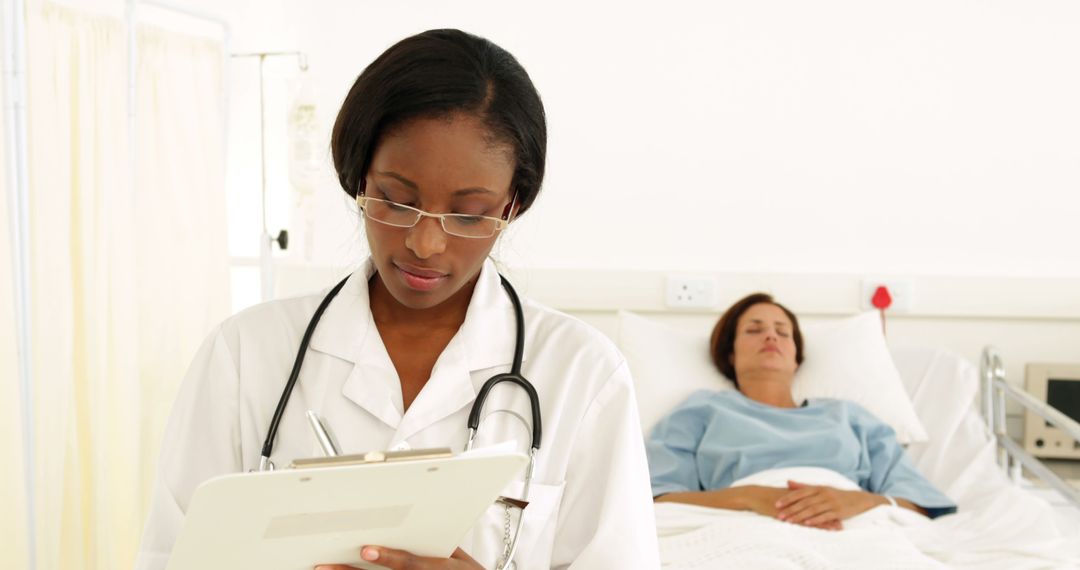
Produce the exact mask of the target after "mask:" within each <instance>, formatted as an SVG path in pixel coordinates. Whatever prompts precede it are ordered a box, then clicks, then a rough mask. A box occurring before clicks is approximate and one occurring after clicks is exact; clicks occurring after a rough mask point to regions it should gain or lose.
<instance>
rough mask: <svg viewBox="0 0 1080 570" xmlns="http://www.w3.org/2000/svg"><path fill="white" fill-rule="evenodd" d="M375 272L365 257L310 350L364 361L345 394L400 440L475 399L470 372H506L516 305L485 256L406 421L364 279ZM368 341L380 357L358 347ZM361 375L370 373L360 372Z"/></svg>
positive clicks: (317, 330) (327, 314)
mask: <svg viewBox="0 0 1080 570" xmlns="http://www.w3.org/2000/svg"><path fill="white" fill-rule="evenodd" d="M374 272H375V268H374V264H373V263H372V262H371V260H370V259H368V260H367V261H366V262H365V263H364V264H363V266H361V267H360V268H359V269H357V270H356V271H355V272H354V273H353V274H352V276H350V277H349V279H348V281H347V282H346V283H345V286H344V287H343V288H342V289H341V291H340V292H339V294H338V296H337V298H336V299H335V300H334V302H332V303H331V304H330V306H329V307H327V309H326V312H325V313H324V314H323V317H322V321H321V322H320V323H319V326H317V327H316V328H315V332H314V333H313V334H312V339H311V348H312V349H313V350H317V351H320V352H323V353H326V354H330V355H333V356H336V357H338V358H341V359H344V360H347V361H350V362H353V363H356V364H361V360H363V363H362V364H363V365H364V366H359V365H358V366H355V367H354V369H353V371H352V373H351V374H350V375H349V378H348V379H347V380H346V381H345V384H344V386H343V389H342V394H343V395H344V396H345V397H346V398H348V399H349V400H352V401H353V402H354V403H356V404H357V405H359V406H361V407H362V408H364V409H365V410H368V412H370V413H371V414H373V415H374V416H376V417H378V418H379V419H380V420H381V421H383V422H384V423H386V424H387V425H389V426H391V427H394V428H396V429H398V438H401V439H404V438H407V437H409V435H410V434H412V433H415V432H417V431H419V430H420V429H423V427H426V426H427V425H431V424H432V423H434V422H436V421H438V420H440V419H442V418H444V417H446V416H448V415H450V414H452V413H454V412H456V411H457V410H459V409H461V408H462V407H464V406H465V405H467V404H469V403H470V402H472V401H473V400H474V399H475V398H476V392H477V388H478V387H477V386H475V385H474V384H473V381H472V376H471V374H470V373H471V372H476V371H482V370H487V369H492V368H496V367H505V370H497V371H495V370H493V371H492V372H491V374H495V373H497V372H507V371H509V365H510V364H511V363H512V361H513V356H514V341H515V338H516V334H517V328H516V324H515V322H514V308H513V303H511V301H510V298H509V296H508V295H507V294H506V291H505V290H504V289H503V287H502V283H500V280H499V273H498V271H497V269H496V268H495V264H494V263H493V262H492V261H491V260H486V261H485V262H484V265H483V267H482V269H481V271H480V276H479V278H478V279H477V283H476V287H475V289H474V290H473V295H472V298H471V299H470V301H469V307H468V309H467V312H466V315H465V321H464V322H463V323H462V325H461V328H460V329H459V330H458V333H457V334H456V335H455V336H454V338H453V339H452V340H451V341H450V344H449V345H448V346H447V347H446V350H445V351H444V353H443V354H442V355H440V357H439V360H438V362H436V364H435V368H434V369H433V370H432V377H431V379H430V380H429V381H428V385H426V386H425V387H424V390H423V391H421V393H420V395H419V396H418V397H417V399H416V401H414V402H413V404H412V406H411V407H410V409H409V413H408V414H407V415H406V416H405V417H404V418H403V416H402V412H401V396H400V385H397V384H396V383H395V382H394V380H396V379H397V376H396V371H394V370H393V366H392V363H390V360H389V358H388V357H386V355H385V350H386V349H385V347H383V346H382V345H381V338H379V335H378V330H377V329H376V328H375V324H374V321H373V320H372V318H371V309H370V301H369V296H368V281H369V279H370V278H371V275H373V274H374ZM365 342H368V343H372V345H373V346H374V344H378V345H379V347H378V350H376V351H374V352H378V353H379V354H378V356H379V357H375V355H374V354H372V353H373V351H372V350H370V348H371V347H369V349H368V350H364V349H363V348H364V343H365ZM365 355H367V356H365ZM365 374H366V375H367V377H366V378H364V377H362V376H365ZM485 379H486V378H485ZM403 419H404V422H403ZM405 424H408V425H405Z"/></svg>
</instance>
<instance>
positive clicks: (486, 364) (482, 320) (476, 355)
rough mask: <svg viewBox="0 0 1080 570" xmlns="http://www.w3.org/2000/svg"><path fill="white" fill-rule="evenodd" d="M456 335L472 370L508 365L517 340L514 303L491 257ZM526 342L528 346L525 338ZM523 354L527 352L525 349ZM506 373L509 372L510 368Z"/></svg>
mask: <svg viewBox="0 0 1080 570" xmlns="http://www.w3.org/2000/svg"><path fill="white" fill-rule="evenodd" d="M525 324H526V325H528V323H525ZM458 335H459V336H461V338H462V340H463V341H464V342H465V353H466V357H467V358H468V366H469V370H471V371H477V370H486V369H488V368H495V367H498V366H507V367H509V365H510V364H511V363H512V362H513V361H514V341H515V340H516V339H517V323H515V322H514V304H513V303H512V302H510V297H509V295H507V293H506V290H505V289H503V286H502V283H501V282H500V280H499V271H498V270H497V269H496V268H495V263H494V262H492V261H491V260H490V259H488V260H486V261H485V262H484V267H483V269H481V270H480V277H479V279H477V282H476V288H475V289H474V290H473V295H472V300H471V301H470V302H469V309H468V313H466V315H465V322H463V323H462V324H461V329H460V330H459V331H458ZM525 344H526V348H528V338H526V339H525ZM525 353H526V354H528V350H526V351H525ZM505 372H509V368H507V369H506V370H505Z"/></svg>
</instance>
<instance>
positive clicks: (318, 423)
mask: <svg viewBox="0 0 1080 570" xmlns="http://www.w3.org/2000/svg"><path fill="white" fill-rule="evenodd" d="M307 419H308V424H310V425H311V430H312V431H314V432H315V439H317V440H319V446H320V447H322V450H323V454H324V455H326V456H327V457H337V456H338V455H341V451H339V450H338V446H337V445H335V444H334V440H333V439H330V433H329V432H327V431H326V426H325V425H323V423H322V419H320V418H319V415H318V414H316V413H315V412H313V411H311V410H308V411H307Z"/></svg>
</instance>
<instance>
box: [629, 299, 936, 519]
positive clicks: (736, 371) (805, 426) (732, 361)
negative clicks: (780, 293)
mask: <svg viewBox="0 0 1080 570" xmlns="http://www.w3.org/2000/svg"><path fill="white" fill-rule="evenodd" d="M710 347H711V350H712V358H713V361H714V362H715V363H716V366H717V367H718V368H719V369H720V371H721V372H723V373H724V375H725V376H727V377H728V378H730V379H732V380H733V381H734V382H735V387H736V388H737V390H724V391H717V392H710V391H704V390H703V391H699V392H696V393H694V394H693V395H691V396H690V397H689V398H688V399H687V400H686V401H685V402H683V403H682V404H680V405H679V406H678V407H677V408H676V409H675V410H674V411H673V412H671V414H669V415H668V416H667V417H665V418H664V419H663V420H661V421H660V423H658V424H657V426H656V428H655V429H653V432H652V434H650V436H649V439H648V442H647V450H648V456H649V470H650V471H651V473H652V490H653V496H654V497H655V500H656V501H657V502H677V503H688V504H692V505H702V506H707V507H715V508H720V509H731V510H744V511H754V512H757V513H759V514H762V515H766V516H769V517H775V518H777V519H779V520H782V521H787V522H791V523H795V524H800V525H805V526H810V527H816V528H822V529H829V530H840V529H841V528H843V523H842V521H844V520H845V519H848V518H851V517H853V516H855V515H858V514H860V513H862V512H864V511H867V510H869V509H871V508H873V507H876V506H878V505H885V504H890V498H891V499H892V500H895V502H896V504H897V506H899V507H903V508H906V509H910V510H912V511H915V512H918V513H921V514H923V515H926V516H928V517H931V518H934V517H939V516H941V515H945V514H950V513H954V512H956V505H955V504H954V503H953V502H952V501H951V500H949V498H948V497H946V496H945V495H943V494H942V493H941V492H940V491H938V490H937V489H935V488H934V487H933V485H931V484H930V482H929V481H927V480H926V479H925V478H924V477H923V476H922V475H920V474H919V473H918V471H916V470H915V467H914V466H913V465H912V463H911V461H910V460H909V459H908V458H907V456H906V455H905V454H904V450H903V448H901V447H900V444H899V443H897V441H896V436H895V433H894V432H893V429H892V428H891V427H889V426H888V425H886V424H885V423H883V422H881V421H880V420H878V419H877V418H876V417H874V415H873V414H871V413H870V412H868V411H866V410H865V409H863V408H862V407H860V406H859V405H858V404H855V403H854V402H849V401H844V400H833V399H816V398H815V399H812V400H808V401H803V402H795V401H794V400H793V398H792V394H791V387H792V383H793V381H794V379H795V370H796V368H798V366H799V364H800V363H801V362H802V349H803V341H802V334H801V333H800V331H799V323H798V321H797V320H796V318H795V315H794V314H792V313H791V311H789V310H787V309H786V308H785V307H783V306H782V305H780V304H779V303H776V302H775V301H774V300H773V299H772V297H770V296H769V295H766V294H763V293H758V294H754V295H750V296H748V297H746V298H744V299H742V300H741V301H739V302H737V303H735V305H734V306H732V307H731V308H730V309H728V310H727V312H726V313H724V315H723V316H722V317H721V318H720V322H719V323H717V325H716V328H715V329H713V334H712V341H711V343H710ZM782 467H821V468H825V469H830V470H832V471H835V472H838V473H840V474H841V475H843V476H845V477H847V478H848V479H851V480H852V481H854V482H855V483H857V484H858V486H859V488H860V489H861V491H845V490H840V489H836V488H832V487H826V486H815V485H808V484H804V483H800V482H798V481H789V482H788V488H786V489H783V488H774V487H762V486H753V485H748V486H740V487H732V486H731V484H732V483H734V482H735V481H737V480H739V479H742V478H744V477H747V476H749V475H753V474H754V473H758V472H761V471H765V470H768V469H775V468H782Z"/></svg>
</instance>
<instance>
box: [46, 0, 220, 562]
mask: <svg viewBox="0 0 1080 570" xmlns="http://www.w3.org/2000/svg"><path fill="white" fill-rule="evenodd" d="M156 37H157V36H155V34H153V33H150V34H149V36H148V35H147V33H140V35H139V41H138V44H137V47H138V49H139V52H144V53H140V54H139V58H138V62H137V67H136V71H137V78H138V79H137V89H138V93H139V95H138V100H137V102H136V107H135V109H136V123H135V124H136V125H137V131H136V138H135V140H134V141H129V140H128V130H127V128H128V127H127V125H128V98H127V85H128V77H127V71H128V68H127V51H126V40H127V35H126V28H125V25H124V23H123V22H121V21H119V20H115V19H112V18H107V17H98V16H90V15H86V14H83V13H80V12H77V11H74V10H71V9H69V8H64V7H60V6H57V5H52V4H48V3H44V4H40V5H38V6H35V7H32V8H31V9H30V10H29V14H28V43H29V47H28V54H29V58H30V63H29V77H28V79H29V104H28V111H29V136H30V145H29V146H30V184H31V188H32V192H31V203H30V210H31V211H30V217H31V222H30V225H31V247H32V253H31V265H32V267H31V287H32V289H33V301H32V304H33V307H32V320H33V327H34V330H33V339H34V352H33V355H32V358H33V363H34V380H33V381H34V410H35V414H36V416H35V419H36V430H37V431H36V434H37V435H36V441H35V445H34V447H35V453H36V456H35V465H34V470H35V480H36V485H37V488H36V495H35V497H36V504H35V508H36V513H37V521H38V523H37V526H38V528H37V530H38V532H37V539H38V540H37V560H38V568H39V569H40V570H53V569H56V570H60V569H63V570H79V569H101V570H106V569H108V570H111V569H121V568H129V567H131V565H132V563H133V561H134V555H135V551H136V549H137V546H138V541H139V536H140V534H141V530H142V524H143V517H144V513H145V511H146V496H147V494H148V489H149V487H150V484H151V480H152V477H153V469H154V465H155V463H156V455H157V448H158V445H159V443H160V442H159V439H160V433H161V424H162V422H164V419H165V417H164V416H165V413H166V411H167V409H168V407H169V405H170V403H171V400H172V396H173V393H174V390H175V386H176V384H177V382H178V381H179V379H180V377H181V376H182V374H183V371H184V369H185V368H186V366H187V364H188V361H189V360H190V358H191V357H192V355H193V354H194V351H195V348H196V346H197V344H198V342H199V341H200V340H201V338H202V337H203V336H204V335H205V334H206V333H207V331H208V330H209V329H210V327H211V326H213V324H214V323H216V322H217V321H219V320H220V319H221V318H223V317H224V316H225V314H226V312H227V306H228V298H229V295H228V280H227V265H226V264H227V258H226V255H227V254H226V243H225V238H224V235H225V227H224V224H225V218H224V211H225V193H224V175H223V166H222V160H223V154H224V153H223V150H222V148H223V133H222V131H221V113H222V110H221V102H220V81H221V79H220V78H221V67H220V66H221V49H220V47H216V48H214V47H213V46H212V44H210V42H208V41H206V40H196V39H193V38H184V37H182V36H169V37H168V38H167V39H161V40H160V41H158V40H157V39H154V38H156ZM155 42H157V43H155ZM191 46H196V47H193V48H192V47H191ZM189 48H191V49H189ZM199 53H205V54H211V55H206V57H205V59H200V60H199V61H197V62H191V61H189V58H192V57H196V56H197V54H199ZM155 54H156V55H155ZM155 66H160V67H156V68H155ZM185 69H187V70H189V71H190V70H195V71H193V72H191V73H188V72H187V71H185ZM173 74H176V75H177V77H174V76H173ZM210 77H214V78H215V79H213V80H211V79H208V78H210ZM163 78H164V79H163ZM203 90H209V91H210V92H211V93H210V94H209V95H207V94H206V93H203ZM208 101H209V102H208ZM133 149H134V152H133V153H132V150H133ZM132 157H134V159H135V163H134V164H133V163H132ZM133 174H134V177H133ZM133 179H134V183H132V180H133Z"/></svg>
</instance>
